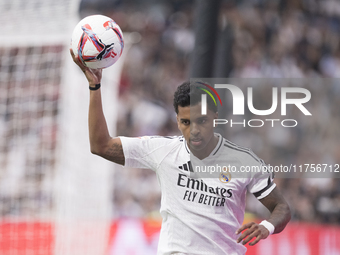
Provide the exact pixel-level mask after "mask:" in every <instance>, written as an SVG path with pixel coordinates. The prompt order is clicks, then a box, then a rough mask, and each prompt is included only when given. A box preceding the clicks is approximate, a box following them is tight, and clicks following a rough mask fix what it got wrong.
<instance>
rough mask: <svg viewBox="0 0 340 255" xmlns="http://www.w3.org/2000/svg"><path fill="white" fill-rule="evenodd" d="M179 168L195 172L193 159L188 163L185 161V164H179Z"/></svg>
mask: <svg viewBox="0 0 340 255" xmlns="http://www.w3.org/2000/svg"><path fill="white" fill-rule="evenodd" d="M178 168H179V169H181V170H184V171H190V172H194V170H193V169H192V165H191V161H188V162H187V163H184V164H183V165H181V166H178Z"/></svg>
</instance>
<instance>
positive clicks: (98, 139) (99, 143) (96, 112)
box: [89, 89, 110, 154]
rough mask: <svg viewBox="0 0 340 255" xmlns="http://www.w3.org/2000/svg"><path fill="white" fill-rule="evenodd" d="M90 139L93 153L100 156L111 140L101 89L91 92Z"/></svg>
mask: <svg viewBox="0 0 340 255" xmlns="http://www.w3.org/2000/svg"><path fill="white" fill-rule="evenodd" d="M89 137H90V146H91V152H92V153H94V154H100V153H101V151H103V150H105V147H106V146H107V144H108V141H109V140H110V134H109V131H108V128H107V124H106V120H105V116H104V113H103V107H102V100H101V92H100V89H98V90H94V91H90V106H89Z"/></svg>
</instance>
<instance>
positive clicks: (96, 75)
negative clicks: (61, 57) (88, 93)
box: [70, 49, 102, 86]
mask: <svg viewBox="0 0 340 255" xmlns="http://www.w3.org/2000/svg"><path fill="white" fill-rule="evenodd" d="M70 53H71V56H72V59H73V62H74V63H76V64H77V66H79V68H80V69H81V70H82V71H83V73H84V74H85V76H86V79H87V80H88V82H89V85H90V86H95V85H96V84H99V83H100V81H101V79H102V69H91V68H88V67H87V66H85V65H84V64H83V62H81V60H80V59H79V57H76V56H75V55H74V53H73V50H72V49H70Z"/></svg>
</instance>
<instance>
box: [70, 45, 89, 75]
mask: <svg viewBox="0 0 340 255" xmlns="http://www.w3.org/2000/svg"><path fill="white" fill-rule="evenodd" d="M70 54H71V56H72V59H73V62H74V63H76V64H77V66H79V67H80V69H81V70H82V71H83V72H85V70H86V66H84V64H83V63H82V62H81V61H80V59H79V56H78V57H76V56H75V55H74V53H73V50H72V49H70Z"/></svg>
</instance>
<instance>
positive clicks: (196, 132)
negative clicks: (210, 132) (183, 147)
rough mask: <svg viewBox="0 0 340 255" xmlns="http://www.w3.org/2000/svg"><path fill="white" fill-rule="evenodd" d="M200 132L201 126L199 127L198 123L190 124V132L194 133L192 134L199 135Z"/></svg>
mask: <svg viewBox="0 0 340 255" xmlns="http://www.w3.org/2000/svg"><path fill="white" fill-rule="evenodd" d="M199 133H200V130H199V128H198V127H197V125H196V124H194V123H193V124H192V125H190V134H191V135H192V136H197V135H199Z"/></svg>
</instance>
